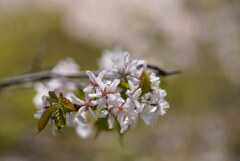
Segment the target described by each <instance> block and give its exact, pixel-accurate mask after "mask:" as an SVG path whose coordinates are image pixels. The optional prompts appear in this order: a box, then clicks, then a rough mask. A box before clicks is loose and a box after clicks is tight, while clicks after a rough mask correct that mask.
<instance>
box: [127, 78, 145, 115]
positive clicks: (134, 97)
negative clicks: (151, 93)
mask: <svg viewBox="0 0 240 161" xmlns="http://www.w3.org/2000/svg"><path fill="white" fill-rule="evenodd" d="M128 84H129V87H130V90H127V92H126V94H127V96H128V98H130V99H131V101H133V103H134V104H135V106H136V108H137V111H138V112H141V111H142V109H143V105H142V104H141V103H140V102H139V97H140V95H141V93H142V89H141V88H135V86H134V84H133V83H132V81H130V80H129V81H128Z"/></svg>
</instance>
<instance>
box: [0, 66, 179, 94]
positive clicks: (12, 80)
mask: <svg viewBox="0 0 240 161" xmlns="http://www.w3.org/2000/svg"><path fill="white" fill-rule="evenodd" d="M147 68H149V69H152V70H155V71H156V74H157V75H158V76H167V75H172V74H177V73H180V71H178V70H176V71H165V70H162V69H160V68H159V67H157V66H154V65H147ZM93 73H94V74H95V75H97V74H98V73H99V72H98V71H95V72H93ZM54 78H55V79H62V78H68V79H85V78H88V75H87V74H86V72H85V71H82V72H80V73H79V74H75V75H60V74H55V73H53V72H51V71H46V72H38V73H30V74H24V75H19V76H13V77H9V78H6V79H3V80H0V90H1V89H2V88H4V87H8V86H13V85H17V84H23V83H27V82H34V81H43V80H48V79H54Z"/></svg>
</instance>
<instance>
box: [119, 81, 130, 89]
mask: <svg viewBox="0 0 240 161" xmlns="http://www.w3.org/2000/svg"><path fill="white" fill-rule="evenodd" d="M118 87H119V88H122V89H124V90H128V89H129V88H130V87H129V84H128V83H127V82H120V83H119V85H118Z"/></svg>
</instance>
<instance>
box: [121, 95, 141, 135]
mask: <svg viewBox="0 0 240 161" xmlns="http://www.w3.org/2000/svg"><path fill="white" fill-rule="evenodd" d="M134 108H135V105H134V104H133V103H132V101H131V100H130V99H129V98H127V101H126V102H125V104H123V105H122V106H119V107H118V113H117V114H118V122H119V124H120V126H121V131H120V132H121V133H124V132H125V131H126V130H127V129H128V126H129V125H133V126H134V124H135V123H136V119H137V117H138V113H137V111H136V110H135V109H134Z"/></svg>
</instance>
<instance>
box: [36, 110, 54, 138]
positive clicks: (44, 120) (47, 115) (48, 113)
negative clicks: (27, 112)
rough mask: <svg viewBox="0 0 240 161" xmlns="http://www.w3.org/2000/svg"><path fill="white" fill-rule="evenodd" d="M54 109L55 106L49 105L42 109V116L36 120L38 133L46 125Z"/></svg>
mask: <svg viewBox="0 0 240 161" xmlns="http://www.w3.org/2000/svg"><path fill="white" fill-rule="evenodd" d="M55 110H56V106H51V107H49V108H47V109H46V110H45V111H44V113H43V114H42V117H41V118H40V120H39V121H38V133H40V132H41V131H42V130H43V129H44V128H45V127H46V125H47V123H48V121H49V120H50V118H51V116H52V114H53V112H54V111H55Z"/></svg>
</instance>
